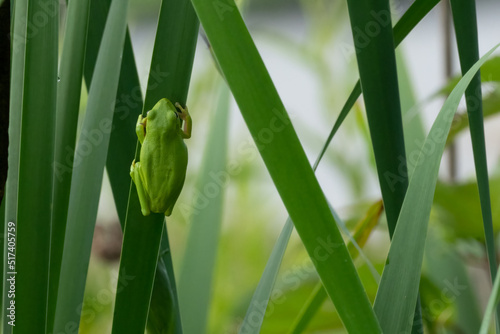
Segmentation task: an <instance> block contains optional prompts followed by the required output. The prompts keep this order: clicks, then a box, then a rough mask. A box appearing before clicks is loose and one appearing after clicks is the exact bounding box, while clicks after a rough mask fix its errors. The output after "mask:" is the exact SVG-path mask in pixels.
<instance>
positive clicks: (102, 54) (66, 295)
mask: <svg viewBox="0 0 500 334" xmlns="http://www.w3.org/2000/svg"><path fill="white" fill-rule="evenodd" d="M127 7H128V0H124V1H113V3H112V4H111V8H110V11H109V15H108V19H107V22H106V29H105V31H104V36H103V40H102V43H101V48H100V50H99V56H98V58H97V61H96V67H95V72H94V73H95V74H94V78H93V80H92V85H91V87H90V92H89V98H88V103H87V112H86V115H85V119H84V122H83V126H82V131H81V134H82V135H81V136H80V138H79V139H78V142H77V148H76V151H75V161H77V162H78V163H75V165H74V168H73V177H72V180H71V195H70V200H69V208H68V219H67V221H68V224H67V229H66V238H65V242H64V251H63V258H62V262H61V274H60V281H59V291H58V296H57V305H56V313H55V321H54V332H56V333H57V332H64V331H66V328H67V326H68V324H71V325H72V326H76V327H78V324H79V321H80V312H81V308H80V307H79V305H81V303H82V301H83V293H84V289H85V280H86V276H87V275H86V274H87V269H88V263H89V258H90V248H91V245H92V237H93V232H94V227H95V220H96V216H97V205H98V200H99V194H100V191H101V182H102V178H103V171H104V165H105V163H106V156H107V151H108V144H109V135H110V132H111V125H112V119H113V110H114V103H115V98H116V92H117V88H118V79H119V74H120V66H121V55H122V51H123V45H124V41H125V33H126V28H127V21H126V18H127V9H128V8H127ZM88 180H92V182H89V181H88Z"/></svg>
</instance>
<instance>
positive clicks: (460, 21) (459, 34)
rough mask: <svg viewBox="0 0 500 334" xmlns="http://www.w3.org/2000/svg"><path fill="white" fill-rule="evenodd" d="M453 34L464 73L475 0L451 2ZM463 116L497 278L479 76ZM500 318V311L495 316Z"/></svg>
mask: <svg viewBox="0 0 500 334" xmlns="http://www.w3.org/2000/svg"><path fill="white" fill-rule="evenodd" d="M450 3H451V8H452V13H453V22H454V26H455V35H456V38H457V46H458V53H459V56H460V67H461V68H462V74H464V73H466V72H467V71H468V70H469V69H470V68H471V67H472V66H473V65H474V64H475V63H476V62H477V61H478V59H479V46H478V34H477V22H476V1H474V0H465V1H463V0H462V1H456V0H451V2H450ZM465 100H466V102H467V115H468V118H469V129H470V134H471V140H472V151H473V154H474V165H475V167H476V178H477V186H478V190H479V200H480V203H481V212H482V215H483V226H484V234H485V241H486V253H487V255H488V262H489V265H490V273H491V280H492V281H494V280H495V277H496V275H497V260H496V251H495V234H494V232H493V218H492V213H491V200H490V187H489V182H488V180H489V178H488V165H487V161H486V160H487V159H486V141H485V139H484V124H483V103H482V100H483V99H482V93H481V75H480V73H479V72H478V73H476V75H475V76H474V78H473V79H472V81H471V83H470V85H469V87H467V89H466V90H465ZM498 315H500V308H499V309H498V311H497V316H498Z"/></svg>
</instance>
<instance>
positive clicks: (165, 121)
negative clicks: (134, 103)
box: [147, 98, 181, 133]
mask: <svg viewBox="0 0 500 334" xmlns="http://www.w3.org/2000/svg"><path fill="white" fill-rule="evenodd" d="M180 127H181V120H180V118H179V115H178V113H177V109H176V108H175V106H174V105H173V104H172V102H170V101H169V100H168V99H165V98H164V99H161V100H160V101H158V102H157V103H156V105H155V106H154V107H153V109H151V110H150V111H149V112H148V115H147V131H149V130H153V131H154V129H158V130H160V131H161V132H165V131H171V132H172V133H175V130H177V129H180Z"/></svg>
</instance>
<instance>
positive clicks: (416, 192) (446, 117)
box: [374, 45, 498, 333]
mask: <svg viewBox="0 0 500 334" xmlns="http://www.w3.org/2000/svg"><path fill="white" fill-rule="evenodd" d="M497 47H498V45H497V46H495V47H494V48H493V49H491V50H490V51H489V52H488V53H487V54H486V55H484V56H483V57H482V58H481V59H480V60H479V61H478V62H477V63H476V64H475V65H474V66H472V67H471V69H470V70H469V71H468V72H467V73H466V75H464V77H463V78H462V80H460V82H459V84H458V85H457V86H456V87H455V89H454V90H453V91H452V93H451V94H450V96H449V97H448V99H447V100H446V102H445V104H444V105H443V107H442V109H441V111H440V112H439V114H438V116H437V118H436V120H435V121H434V124H433V126H432V128H431V131H430V132H429V134H428V136H427V138H426V140H425V142H424V144H423V145H422V148H421V150H420V155H419V159H418V161H417V163H416V167H415V171H414V174H413V176H412V179H411V181H410V184H409V187H408V192H407V194H406V197H405V199H404V203H403V207H402V209H401V214H400V216H399V219H398V224H397V227H396V231H395V233H394V237H393V239H392V242H391V248H390V250H389V255H388V257H387V261H386V265H385V268H384V272H383V274H382V280H381V283H380V286H379V290H378V293H377V297H376V299H375V305H374V310H375V312H376V313H377V316H378V318H379V320H380V324H381V326H382V328H383V330H384V332H387V333H400V332H408V331H409V330H410V329H411V326H412V322H413V312H414V308H415V303H416V301H417V294H418V284H419V281H420V272H421V266H422V258H423V251H424V245H425V239H426V234H427V224H428V221H429V216H430V210H431V206H432V200H433V197H434V190H435V187H436V182H437V177H438V171H439V164H440V161H441V157H442V154H443V151H444V147H445V143H446V137H447V135H448V132H449V130H450V127H451V123H452V121H453V116H454V115H455V112H456V110H457V107H458V105H459V103H460V98H461V96H462V95H463V93H464V92H465V89H466V88H467V86H468V85H469V83H470V82H471V80H472V79H473V77H474V76H475V74H476V72H477V71H478V70H479V67H480V66H481V65H482V64H483V63H484V62H485V61H486V59H487V58H488V57H489V56H490V55H491V54H492V53H493V51H494V50H495V49H496V48H497ZM408 236H411V239H408Z"/></svg>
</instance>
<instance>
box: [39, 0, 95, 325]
mask: <svg viewBox="0 0 500 334" xmlns="http://www.w3.org/2000/svg"><path fill="white" fill-rule="evenodd" d="M89 5H90V0H83V1H71V2H70V3H69V5H68V19H67V22H68V23H67V26H66V32H65V35H64V44H63V51H62V55H61V65H60V68H59V74H58V88H57V112H56V133H55V138H56V139H55V142H54V143H55V147H54V151H55V153H54V173H55V177H54V195H53V203H54V204H53V216H52V233H51V238H52V240H51V245H50V279H49V281H50V282H49V283H50V286H49V305H48V308H49V311H48V318H47V319H48V320H47V321H48V326H47V330H48V332H52V326H53V321H54V314H55V308H56V301H57V289H58V286H59V273H60V270H61V260H62V252H63V248H64V235H65V232H66V219H67V215H68V204H69V197H70V190H71V175H72V165H71V164H68V161H70V160H71V159H70V158H73V157H72V156H71V157H70V153H68V152H74V150H75V142H76V130H77V125H78V115H79V110H80V93H81V90H82V89H81V88H82V87H81V86H82V76H83V67H84V59H85V44H86V39H87V25H88V15H89Z"/></svg>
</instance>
